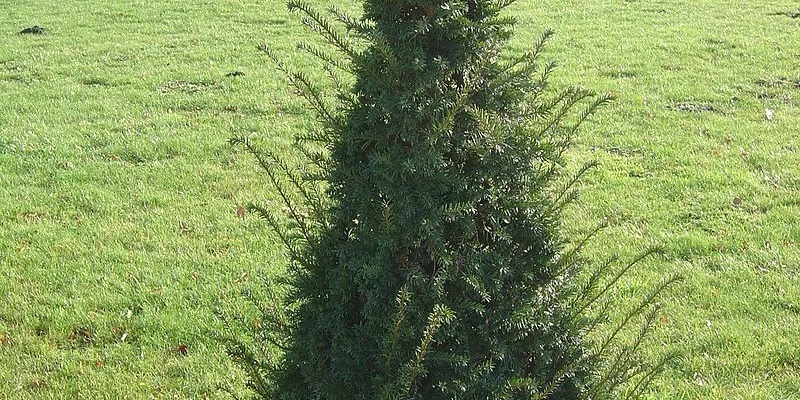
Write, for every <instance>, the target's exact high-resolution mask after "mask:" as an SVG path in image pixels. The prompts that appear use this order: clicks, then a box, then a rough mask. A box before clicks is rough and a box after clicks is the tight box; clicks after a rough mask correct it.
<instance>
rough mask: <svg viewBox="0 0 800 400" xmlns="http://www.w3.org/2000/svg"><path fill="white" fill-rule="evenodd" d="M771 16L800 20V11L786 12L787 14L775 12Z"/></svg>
mask: <svg viewBox="0 0 800 400" xmlns="http://www.w3.org/2000/svg"><path fill="white" fill-rule="evenodd" d="M770 15H776V16H781V17H789V18H791V19H797V18H800V10H797V11H786V12H775V13H772V14H770Z"/></svg>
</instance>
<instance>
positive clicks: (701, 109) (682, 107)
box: [669, 101, 724, 114]
mask: <svg viewBox="0 0 800 400" xmlns="http://www.w3.org/2000/svg"><path fill="white" fill-rule="evenodd" d="M669 109H670V110H672V111H682V112H690V113H706V112H711V113H721V114H724V112H723V111H722V110H720V109H719V108H717V107H715V106H714V105H712V104H710V103H704V102H694V101H682V102H677V103H674V104H672V105H670V106H669Z"/></svg>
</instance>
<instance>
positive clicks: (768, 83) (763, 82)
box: [756, 77, 800, 89]
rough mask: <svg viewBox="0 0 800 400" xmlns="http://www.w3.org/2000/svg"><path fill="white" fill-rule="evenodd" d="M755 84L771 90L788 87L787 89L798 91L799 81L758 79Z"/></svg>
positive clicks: (784, 78) (782, 78)
mask: <svg viewBox="0 0 800 400" xmlns="http://www.w3.org/2000/svg"><path fill="white" fill-rule="evenodd" d="M756 84H757V85H759V86H764V87H771V88H775V87H783V88H786V87H788V88H794V89H800V79H797V80H791V79H789V78H786V77H781V78H777V79H759V80H757V81H756Z"/></svg>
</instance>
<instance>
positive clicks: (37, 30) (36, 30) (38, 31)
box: [19, 25, 45, 35]
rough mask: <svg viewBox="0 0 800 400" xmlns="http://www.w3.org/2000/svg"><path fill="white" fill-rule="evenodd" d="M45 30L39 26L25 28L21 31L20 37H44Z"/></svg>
mask: <svg viewBox="0 0 800 400" xmlns="http://www.w3.org/2000/svg"><path fill="white" fill-rule="evenodd" d="M44 31H45V29H44V28H42V27H41V26H39V25H34V26H31V27H30V28H25V29H23V30H21V31H19V34H20V35H44Z"/></svg>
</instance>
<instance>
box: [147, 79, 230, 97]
mask: <svg viewBox="0 0 800 400" xmlns="http://www.w3.org/2000/svg"><path fill="white" fill-rule="evenodd" d="M215 88H217V84H216V83H214V82H189V81H170V82H167V83H165V84H163V85H161V86H160V87H159V88H158V92H159V93H161V94H166V93H175V92H181V93H198V92H203V91H207V90H211V89H215Z"/></svg>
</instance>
